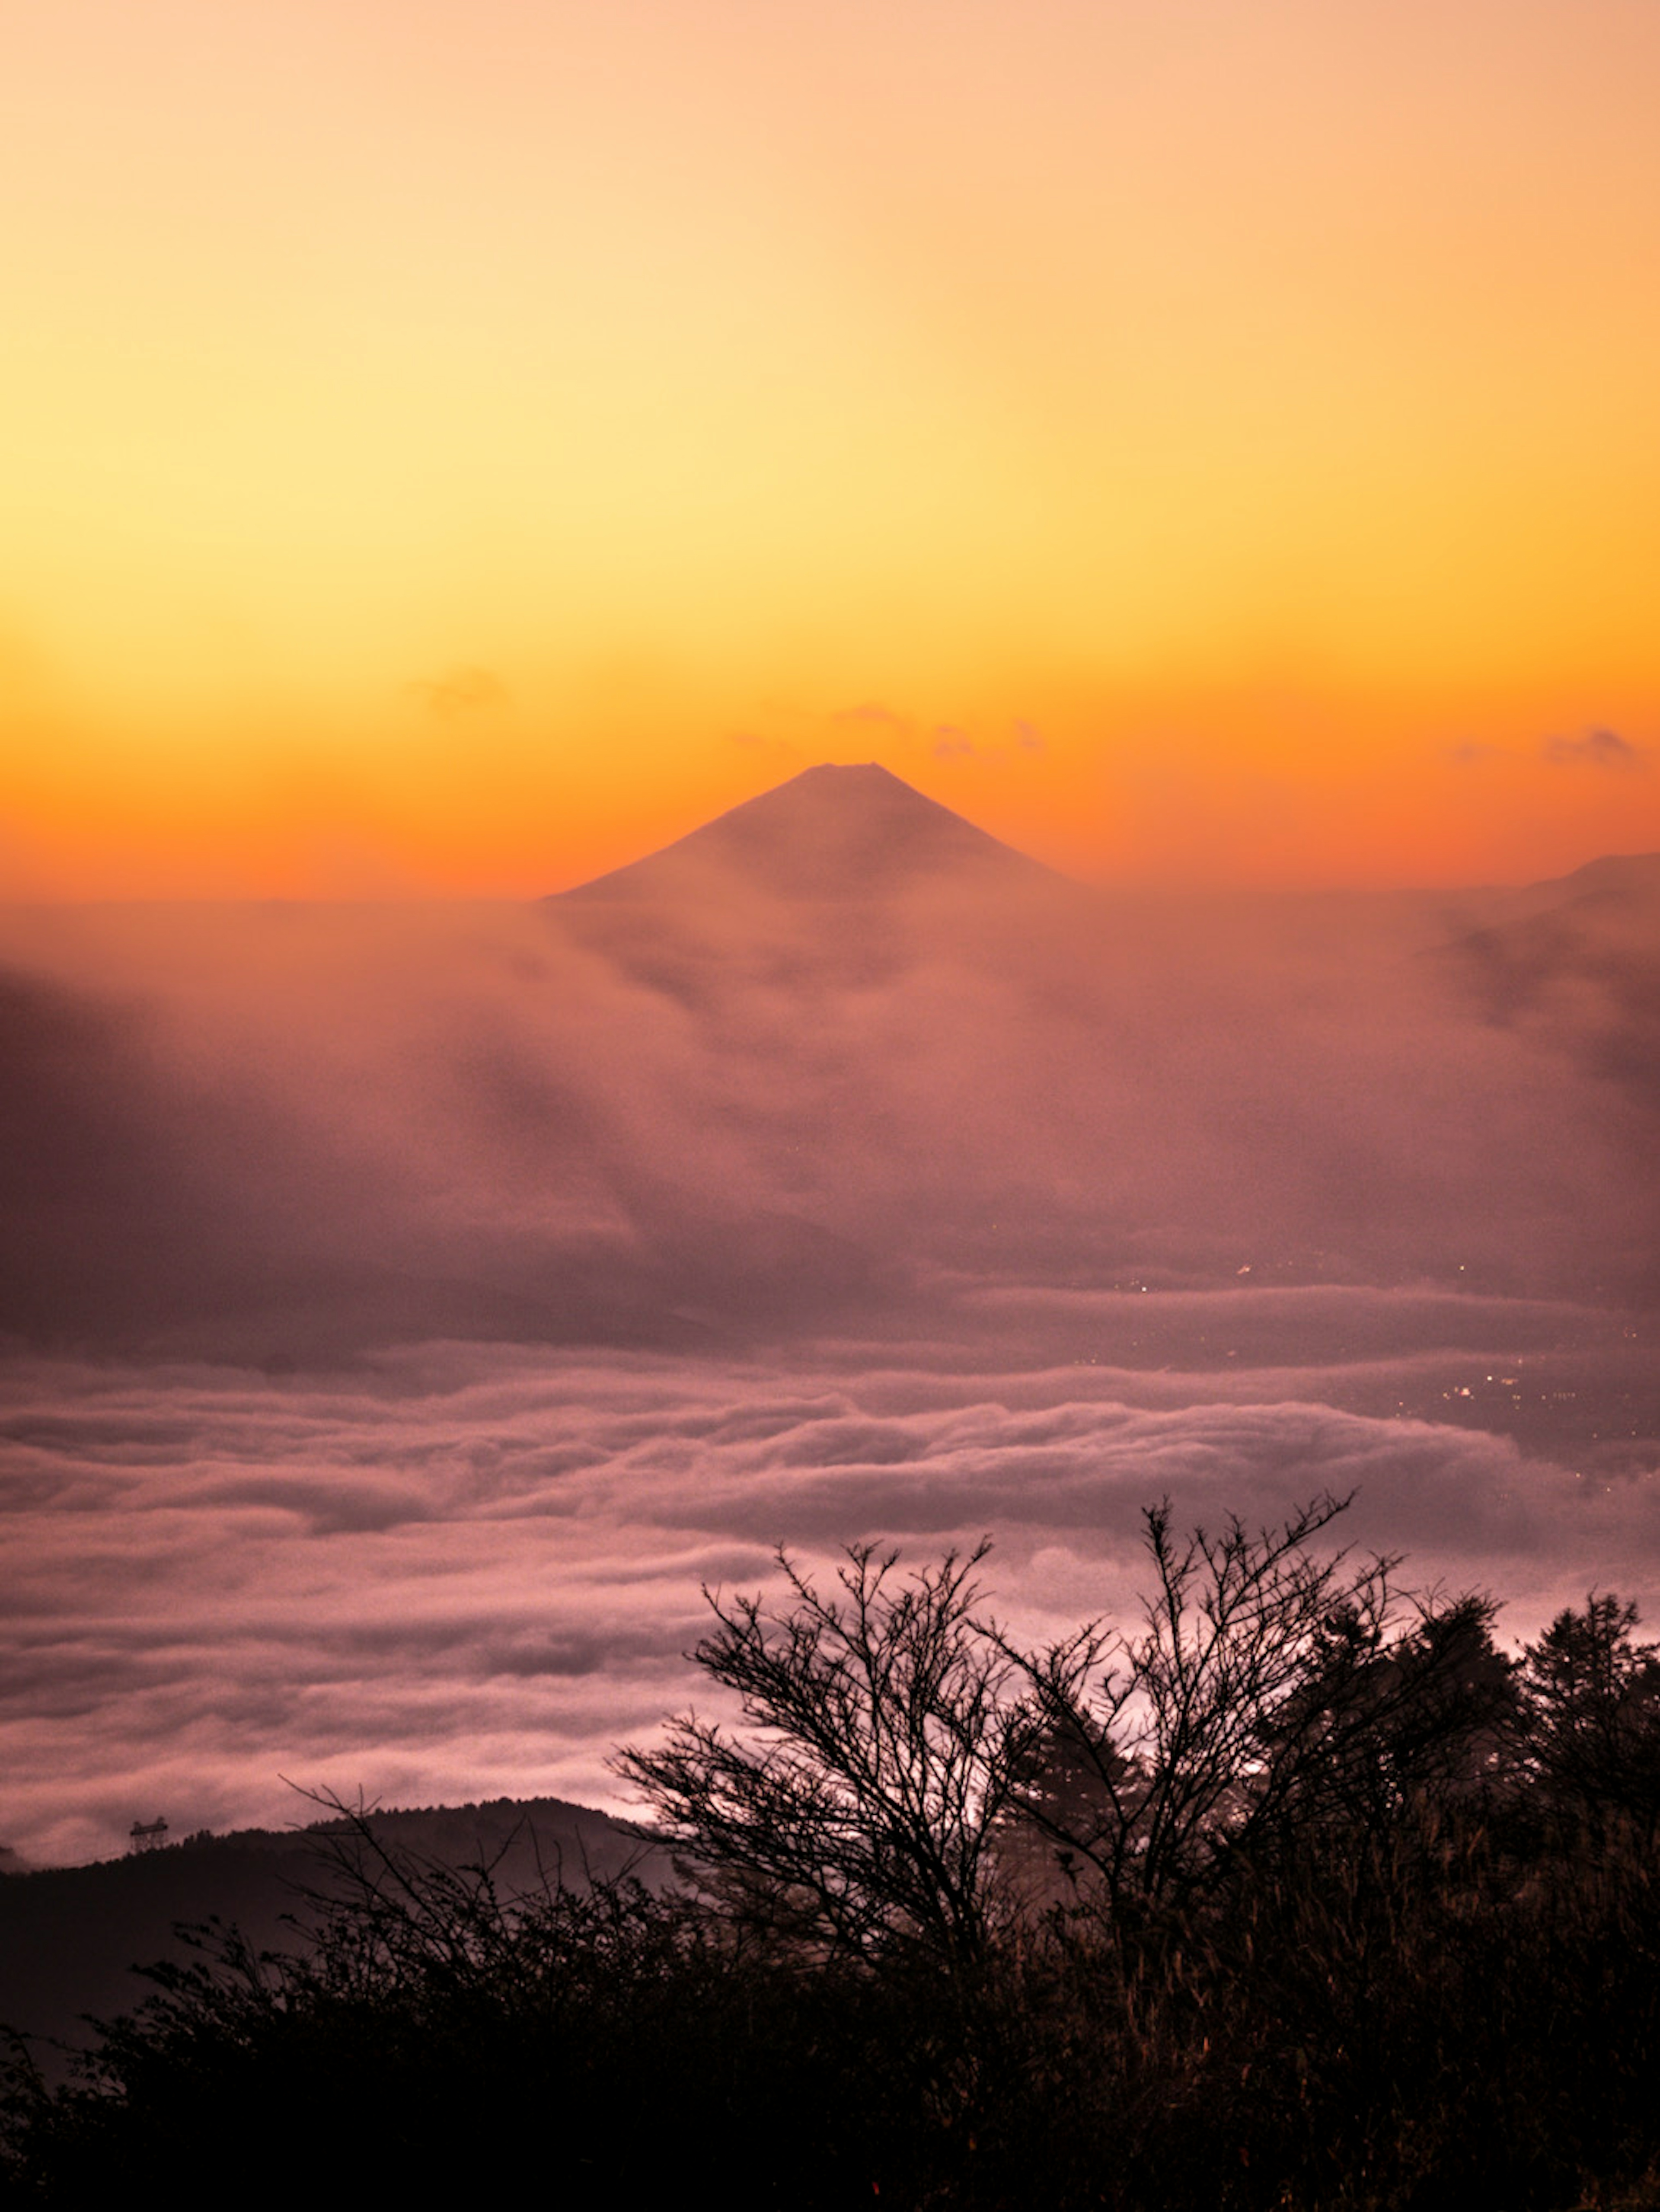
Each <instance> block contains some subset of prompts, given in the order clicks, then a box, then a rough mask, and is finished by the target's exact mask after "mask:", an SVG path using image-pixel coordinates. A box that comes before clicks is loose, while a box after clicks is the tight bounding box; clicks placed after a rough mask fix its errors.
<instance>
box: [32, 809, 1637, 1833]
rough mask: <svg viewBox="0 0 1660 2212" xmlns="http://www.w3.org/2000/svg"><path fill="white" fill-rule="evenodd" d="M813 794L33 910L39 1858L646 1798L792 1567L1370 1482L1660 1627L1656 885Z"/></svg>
mask: <svg viewBox="0 0 1660 2212" xmlns="http://www.w3.org/2000/svg"><path fill="white" fill-rule="evenodd" d="M876 773H877V772H875V771H863V770H841V771H831V772H825V771H816V772H815V774H816V775H818V776H819V777H820V778H821V779H822V778H823V777H824V775H826V774H830V775H834V776H837V777H841V778H844V779H845V778H847V777H850V776H851V777H855V778H856V777H860V776H865V777H866V778H868V777H869V776H871V775H875V774H876ZM804 781H805V782H806V787H807V788H806V795H805V798H804V797H803V795H802V793H801V792H800V789H799V787H794V786H792V787H786V788H787V790H791V791H795V792H796V793H797V797H796V799H795V800H794V802H790V804H792V805H794V808H795V811H794V814H790V813H789V811H788V807H787V806H785V807H784V809H783V811H782V812H781V811H779V809H777V808H775V810H774V812H773V814H772V815H771V816H769V817H764V818H763V821H762V823H761V825H760V828H759V829H758V830H757V829H756V826H755V823H754V822H753V820H752V819H751V817H749V816H748V814H747V813H746V814H745V821H744V822H743V823H740V824H739V828H740V829H742V830H744V831H745V835H746V836H749V839H750V842H749V843H748V845H745V842H744V840H743V838H741V837H737V836H736V835H735V833H728V834H727V838H726V842H725V843H724V844H723V843H722V842H721V841H720V840H719V839H715V840H714V841H713V842H710V840H709V836H708V833H707V832H706V833H703V836H704V841H705V842H704V843H703V844H702V846H698V847H696V848H695V849H693V850H691V851H690V854H687V852H686V850H685V848H682V851H681V854H680V855H679V856H678V859H677V860H676V861H675V864H674V865H673V866H667V865H666V863H665V862H662V861H657V862H653V863H651V864H649V867H650V869H653V870H655V871H656V872H655V873H654V874H653V873H649V872H648V871H647V870H642V871H640V872H637V875H636V876H634V877H631V876H630V874H629V872H624V874H623V876H622V877H619V878H617V879H616V880H615V881H614V882H613V883H612V884H610V885H609V886H600V887H599V888H598V889H597V890H596V891H595V892H594V893H593V894H592V895H579V896H574V897H569V898H566V899H563V900H559V901H555V902H549V903H546V904H544V905H541V906H538V907H532V908H525V907H518V906H507V905H501V906H438V905H433V906H426V907H417V908H300V907H283V906H265V907H242V908H234V907H230V908H202V907H193V908H78V909H72V910H67V909H58V910H46V909H32V910H24V909H13V910H11V911H10V912H9V913H8V914H6V915H3V917H0V1055H3V1058H0V1065H3V1067H4V1071H5V1075H4V1084H3V1096H0V1212H3V1216H4V1222H5V1228H6V1231H7V1234H6V1249H7V1250H8V1251H9V1254H10V1255H12V1256H11V1258H10V1260H9V1262H8V1265H7V1269H6V1273H5V1277H4V1279H3V1282H0V1301H3V1303H0V1327H3V1328H4V1329H5V1330H6V1331H7V1332H9V1337H8V1345H9V1350H8V1356H7V1358H6V1359H5V1362H4V1365H3V1370H0V1414H3V1428H4V1432H5V1436H6V1439H7V1443H6V1449H5V1456H4V1462H3V1489H0V1497H3V1508H4V1512H5V1515H6V1519H7V1527H6V1530H5V1544H6V1556H7V1560H8V1565H9V1587H10V1599H9V1604H8V1606H7V1608H6V1615H5V1626H4V1630H3V1633H4V1637H5V1639H6V1662H7V1663H6V1668H5V1675H4V1690H3V1716H4V1721H3V1724H4V1729H5V1737H6V1752H7V1759H6V1772H7V1775H8V1777H9V1791H8V1794H7V1797H6V1800H5V1802H4V1807H3V1812H0V1841H3V1842H6V1843H9V1844H12V1845H13V1846H15V1848H17V1849H19V1850H21V1851H22V1852H23V1853H24V1854H25V1855H26V1857H30V1858H32V1859H36V1860H51V1859H60V1858H72V1857H87V1856H92V1855H94V1854H98V1853H101V1852H104V1851H108V1850H113V1849H115V1848H117V1847H118V1845H119V1839H120V1836H121V1834H122V1832H124V1831H125V1828H126V1827H127V1826H128V1825H129V1824H130V1823H131V1821H132V1820H133V1819H135V1818H138V1817H142V1818H143V1819H146V1820H148V1819H150V1818H152V1817H154V1816H155V1814H158V1813H159V1814H163V1815H165V1817H167V1820H169V1821H170V1822H171V1823H172V1824H173V1828H174V1831H175V1832H182V1831H184V1830H185V1829H188V1828H196V1827H200V1826H213V1827H221V1826H228V1825H232V1824H234V1823H239V1822H250V1821H254V1820H262V1821H265V1822H269V1823H274V1824H277V1825H281V1824H282V1823H283V1821H284V1820H288V1819H290V1818H295V1817H298V1816H299V1814H301V1812H302V1811H303V1810H305V1809H307V1808H303V1807H302V1806H301V1805H299V1804H298V1803H297V1802H295V1801H294V1800H293V1799H292V1798H291V1796H289V1792H288V1791H287V1790H286V1788H285V1785H284V1783H283V1779H282V1778H283V1777H288V1778H291V1779H292V1780H293V1781H294V1782H296V1783H299V1784H305V1785H307V1786H312V1787H316V1786H319V1785H328V1786H331V1787H333V1788H335V1789H337V1790H343V1791H346V1792H350V1793H351V1794H353V1795H354V1796H355V1795H356V1792H357V1790H359V1789H360V1788H361V1789H362V1790H363V1791H365V1792H366V1793H368V1795H369V1796H380V1797H381V1798H383V1799H384V1800H385V1801H386V1802H402V1803H410V1802H435V1801H439V1800H443V1799H449V1800H452V1801H453V1800H455V1799H457V1798H468V1797H475V1798H476V1797H482V1796H493V1795H497V1794H501V1793H503V1792H506V1793H511V1794H532V1793H536V1792H552V1793H556V1794H559V1795H562V1796H570V1797H575V1798H579V1799H582V1800H586V1801H588V1802H594V1801H596V1800H603V1801H605V1802H613V1803H614V1802H618V1792H617V1786H616V1784H614V1783H613V1782H612V1781H611V1779H610V1778H609V1777H608V1776H607V1774H606V1772H605V1767H604V1764H603V1762H604V1759H605V1753H606V1752H607V1750H608V1749H609V1748H610V1747H611V1745H612V1744H613V1743H614V1742H615V1741H617V1740H618V1739H619V1738H621V1737H623V1736H627V1735H636V1736H637V1735H641V1734H642V1733H644V1732H646V1731H648V1729H650V1728H651V1727H652V1726H653V1725H654V1723H655V1722H656V1721H657V1720H658V1719H659V1718H660V1717H662V1716H663V1715H664V1714H665V1713H666V1712H667V1711H670V1710H672V1709H674V1708H676V1707H678V1706H680V1705H684V1703H685V1702H687V1700H688V1699H690V1696H691V1695H692V1694H693V1692H694V1690H695V1689H696V1683H695V1681H694V1680H693V1678H692V1675H691V1674H690V1670H689V1669H688V1668H686V1667H685V1665H684V1662H683V1661H682V1660H681V1657H680V1656H679V1655H680V1654H681V1653H682V1652H683V1651H684V1650H685V1649H686V1648H687V1647H688V1646H689V1645H690V1644H691V1643H692V1642H694V1641H695V1640H696V1637H697V1635H698V1634H699V1632H700V1613H701V1600H700V1598H699V1595H698V1589H699V1584H700V1583H702V1582H708V1583H724V1584H725V1585H727V1587H729V1588H730V1587H731V1586H733V1585H734V1584H738V1585H742V1586H744V1587H745V1588H748V1587H753V1586H756V1585H757V1584H758V1583H761V1582H762V1581H763V1579H764V1577H765V1576H766V1573H767V1569H768V1564H769V1554H770V1551H771V1548H772V1547H773V1546H774V1545H775V1543H777V1542H779V1541H784V1542H787V1543H788V1544H789V1545H790V1546H791V1547H792V1548H794V1549H798V1550H800V1552H802V1553H805V1554H806V1555H808V1556H810V1557H814V1558H827V1557H829V1556H830V1555H832V1554H833V1553H834V1552H835V1550H836V1547H838V1546H839V1545H841V1544H842V1543H844V1542H846V1541H850V1540H853V1539H854V1538H858V1537H863V1536H873V1537H891V1538H892V1539H893V1540H894V1541H896V1542H897V1543H899V1544H901V1545H903V1547H905V1549H906V1551H907V1553H909V1554H911V1555H913V1556H917V1557H921V1556H925V1555H930V1554H933V1553H937V1552H938V1551H939V1549H941V1548H943V1547H945V1546H946V1545H947V1544H950V1543H952V1542H956V1543H958V1544H962V1543H965V1542H971V1541H974V1540H975V1539H976V1538H977V1537H978V1536H979V1535H980V1534H982V1532H985V1531H989V1532H990V1533H991V1534H993V1535H994V1538H995V1540H996V1546H997V1548H996V1550H995V1552H994V1555H993V1558H992V1559H991V1561H990V1562H989V1563H988V1566H989V1577H990V1580H991V1582H992V1583H993V1584H994V1589H995V1592H996V1605H997V1608H998V1610H999V1611H1000V1613H1001V1614H1002V1615H1003V1616H1004V1617H1005V1618H1006V1619H1010V1620H1013V1621H1015V1622H1016V1623H1017V1624H1018V1625H1019V1626H1022V1627H1025V1628H1026V1629H1028V1630H1030V1631H1031V1632H1032V1633H1033V1634H1039V1633H1041V1632H1043V1630H1044V1628H1045V1627H1046V1626H1047V1627H1056V1628H1058V1627H1060V1626H1066V1625H1069V1624H1070V1623H1072V1622H1073V1620H1077V1619H1078V1618H1079V1617H1080V1616H1082V1615H1084V1614H1085V1613H1095V1612H1098V1611H1101V1610H1108V1611H1111V1610H1113V1609H1115V1608H1116V1607H1121V1606H1123V1605H1125V1604H1127V1603H1128V1601H1129V1599H1130V1596H1131V1594H1132V1593H1133V1592H1134V1589H1136V1587H1137V1586H1138V1583H1137V1563H1136V1557H1135V1550H1136V1541H1137V1528H1138V1522H1139V1516H1140V1509H1141V1508H1142V1507H1143V1506H1144V1505H1146V1504H1148V1503H1150V1502H1152V1501H1155V1500H1156V1499H1158V1498H1160V1497H1162V1496H1164V1495H1165V1494H1168V1495H1170V1496H1171V1498H1173V1500H1174V1501H1175V1503H1176V1505H1177V1511H1178V1513H1179V1514H1180V1515H1181V1516H1183V1517H1189V1518H1190V1517H1195V1516H1207V1517H1209V1518H1210V1519H1215V1518H1216V1517H1218V1516H1220V1515H1222V1514H1224V1513H1225V1512H1227V1511H1228V1510H1237V1511H1238V1512H1240V1513H1242V1514H1243V1515H1244V1516H1246V1517H1247V1518H1250V1519H1253V1520H1255V1519H1272V1518H1274V1517H1277V1516H1281V1515H1283V1513H1284V1512H1285V1511H1286V1510H1287V1509H1288V1508H1289V1507H1290V1506H1291V1505H1292V1504H1293V1503H1295V1502H1297V1501H1299V1500H1302V1499H1305V1498H1308V1497H1310V1495H1312V1494H1313V1493H1314V1492H1316V1491H1318V1490H1321V1489H1323V1488H1335V1489H1338V1490H1347V1489H1350V1488H1353V1487H1358V1489H1359V1500H1358V1502H1357V1504H1356V1506H1355V1508H1354V1510H1353V1512H1352V1513H1351V1515H1350V1516H1348V1521H1347V1535H1348V1537H1349V1538H1350V1539H1351V1540H1352V1541H1355V1542H1357V1543H1359V1545H1361V1546H1362V1547H1377V1548H1383V1549H1390V1550H1401V1551H1403V1552H1405V1553H1407V1554H1408V1570H1407V1577H1408V1579H1415V1580H1417V1581H1419V1582H1420V1583H1421V1582H1427V1581H1429V1580H1431V1579H1433V1578H1434V1577H1444V1578H1445V1579H1446V1580H1447V1581H1448V1582H1449V1583H1453V1584H1455V1585H1457V1586H1461V1587H1462V1586H1468V1585H1475V1586H1481V1587H1490V1588H1492V1589H1493V1590H1494V1591H1495V1593H1496V1594H1498V1595H1500V1596H1503V1597H1506V1598H1508V1599H1509V1600H1511V1604H1510V1607H1509V1608H1508V1610H1507V1612H1506V1613H1505V1616H1504V1618H1503V1620H1502V1622H1501V1627H1502V1628H1503V1629H1505V1630H1506V1631H1508V1632H1510V1633H1511V1634H1520V1633H1523V1632H1533V1631H1534V1630H1535V1629H1536V1628H1537V1627H1538V1626H1539V1625H1540V1623H1541V1620H1543V1619H1544V1618H1546V1617H1547V1616H1548V1613H1549V1612H1550V1611H1551V1610H1552V1609H1554V1607H1556V1606H1557V1605H1559V1604H1560V1603H1564V1602H1567V1601H1572V1600H1574V1599H1577V1598H1580V1597H1583V1595H1584V1590H1585V1589H1586V1588H1587V1587H1588V1586H1589V1585H1590V1584H1591V1583H1596V1584H1597V1585H1599V1586H1603V1587H1608V1586H1611V1587H1614V1588H1615V1589H1619V1590H1620V1592H1621V1593H1622V1594H1625V1595H1632V1596H1634V1597H1636V1598H1637V1600H1638V1601H1639V1604H1641V1605H1643V1607H1645V1613H1649V1614H1651V1615H1654V1616H1656V1617H1657V1619H1660V1528H1657V1524H1656V1495H1657V1443H1656V1439H1657V1437H1660V1370H1657V1364H1656V1361H1655V1357H1654V1346H1655V1339H1656V1327H1655V1322H1656V1309H1657V1305H1660V1237H1657V1231H1660V1176H1657V1174H1656V1170H1655V1160H1656V1158H1657V1140H1660V860H1654V859H1650V860H1624V861H1608V862H1602V863H1598V864H1596V866H1593V867H1591V868H1590V869H1588V870H1585V871H1582V872H1581V873H1580V874H1579V875H1578V876H1577V877H1573V878H1567V879H1565V880H1564V881H1563V882H1561V883H1559V884H1549V885H1543V886H1537V887H1535V888H1533V889H1531V890H1522V891H1497V892H1493V891H1489V892H1481V893H1475V892H1473V893H1470V894H1468V895H1450V894H1446V893H1436V894H1421V893H1420V894H1402V895H1399V896H1358V895H1357V896H1346V895H1338V894H1332V895H1329V896H1319V897H1311V896H1299V897H1279V898H1275V897H1260V896H1259V897H1254V898H1250V899H1246V898H1237V899H1232V900H1227V899H1221V898H1214V899H1199V898H1194V899H1188V900H1179V899H1175V898H1153V897H1145V898H1130V897H1115V896H1106V895H1098V894H1093V893H1090V892H1086V891H1084V890H1079V889H1078V888H1077V887H1075V886H1073V885H1070V884H1064V883H1061V881H1059V880H1058V879H1056V878H1049V877H1046V876H1044V875H1043V872H1041V871H1038V870H1037V869H1035V868H1033V867H1031V866H1030V864H1025V863H1020V862H1018V861H1016V860H1014V859H1013V858H1012V856H1003V855H1002V854H1000V851H999V849H998V848H990V849H989V850H986V849H983V848H974V847H973V846H972V845H971V843H969V842H964V841H960V840H958V841H957V842H953V837H952V834H948V833H946V831H945V830H944V829H942V826H941V823H940V821H939V820H936V819H934V818H933V817H935V816H937V815H938V813H939V810H931V811H930V814H929V816H928V817H921V816H916V815H915V813H914V811H911V810H909V805H908V800H909V795H907V798H906V799H896V797H895V795H894V793H892V792H889V791H887V790H886V789H885V788H884V789H882V790H880V791H878V790H877V789H876V788H875V787H873V786H872V785H870V784H869V783H868V782H866V784H864V785H848V784H847V783H846V782H845V781H843V782H841V783H837V784H836V785H835V787H834V791H835V795H836V808H835V809H833V810H831V811H832V813H833V814H834V819H833V820H832V819H831V818H830V815H827V814H826V811H825V809H826V805H827V801H826V799H825V795H824V794H825V788H826V787H824V785H823V783H822V781H821V783H820V784H819V785H814V784H813V783H812V780H811V779H806V780H804ZM895 788H896V790H902V789H903V787H895ZM774 796H775V799H777V798H778V796H779V795H777V794H775V795H774ZM878 801H879V802H880V803H879V804H878V803H877V802H878ZM808 802H811V804H809V803H808ZM757 805H761V806H763V807H764V806H765V805H766V802H764V801H763V802H757ZM917 805H919V806H920V805H925V802H921V801H918V802H917ZM804 810H805V811H804ZM838 810H839V811H838ZM873 810H874V811H873ZM884 810H886V811H884ZM878 817H879V818H878ZM735 818H736V817H728V820H729V822H730V821H731V820H733V819H735ZM952 818H953V817H943V819H944V821H945V822H946V823H949V822H950V821H951V820H952ZM827 824H828V829H827ZM830 830H833V831H834V836H830V842H829V844H828V845H827V844H826V836H827V835H828V832H829V831H830ZM871 837H875V838H876V841H877V844H878V846H879V865H875V866H865V865H863V860H867V859H868V857H869V840H870V838H871ZM837 839H839V840H840V842H836V840H837ZM861 841H862V842H861ZM827 852H828V854H829V855H830V857H829V859H828V860H827V859H826V857H825V855H826V853H827ZM757 855H762V856H764V865H763V864H762V859H761V858H758V857H757ZM861 856H862V857H861Z"/></svg>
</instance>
